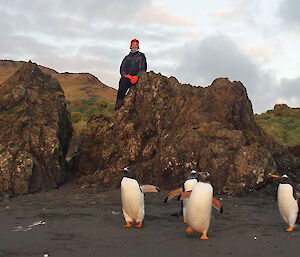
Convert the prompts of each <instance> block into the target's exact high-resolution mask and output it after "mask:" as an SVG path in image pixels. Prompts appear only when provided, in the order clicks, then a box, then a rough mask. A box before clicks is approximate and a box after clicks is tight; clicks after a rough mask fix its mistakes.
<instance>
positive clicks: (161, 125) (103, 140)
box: [74, 72, 295, 194]
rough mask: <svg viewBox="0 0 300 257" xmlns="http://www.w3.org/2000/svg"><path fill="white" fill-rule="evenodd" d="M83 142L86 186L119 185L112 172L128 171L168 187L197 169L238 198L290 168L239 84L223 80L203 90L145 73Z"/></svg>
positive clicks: (290, 160)
mask: <svg viewBox="0 0 300 257" xmlns="http://www.w3.org/2000/svg"><path fill="white" fill-rule="evenodd" d="M84 137H85V139H84V141H83V143H82V145H81V147H80V156H79V158H78V159H77V161H76V164H75V170H74V171H75V173H76V175H77V176H80V182H81V183H87V184H89V183H95V182H99V181H100V182H102V183H105V184H107V185H109V186H117V185H118V184H119V179H120V177H119V175H118V174H117V173H116V172H115V170H116V168H117V167H123V166H125V165H129V166H131V167H132V168H134V169H135V170H136V174H137V178H138V179H139V180H140V181H141V182H142V183H145V182H146V183H154V184H156V185H158V186H161V187H168V188H170V187H174V186H178V185H180V184H181V182H182V181H183V177H184V174H186V173H187V172H188V171H190V170H191V169H193V168H197V169H203V170H206V171H209V172H210V173H211V176H212V183H213V185H214V188H215V190H216V191H218V192H226V193H229V194H236V193H239V192H244V191H248V190H252V189H257V188H258V187H261V186H263V185H264V183H265V181H266V178H267V174H268V173H269V172H273V171H275V170H278V169H279V170H280V171H290V173H293V172H291V170H293V169H294V168H295V157H294V156H292V155H290V154H289V153H288V151H287V150H286V149H285V148H284V147H282V146H280V145H279V144H277V143H276V142H275V141H274V140H273V139H272V138H271V137H270V136H269V135H267V134H266V133H265V132H264V131H263V130H262V129H261V128H260V127H258V126H257V125H256V123H255V121H254V116H253V111H252V105H251V102H250V101H249V99H248V96H247V92H246V89H245V88H244V86H243V85H242V84H241V83H240V82H236V81H235V82H232V83H231V82H230V81H229V80H228V79H225V78H223V79H216V80H215V81H214V82H213V83H212V85H211V86H209V87H206V88H203V87H193V86H190V85H182V84H180V83H179V82H178V81H177V80H176V79H175V78H173V77H171V78H166V77H164V76H162V75H160V74H155V73H153V72H150V73H145V74H144V75H143V76H142V77H141V78H140V81H139V83H138V84H137V85H136V86H135V87H133V88H131V90H130V92H129V94H128V96H126V98H125V105H124V106H123V107H122V108H121V109H120V110H118V111H117V112H116V113H115V114H114V116H113V117H112V118H105V117H103V116H101V115H100V116H95V117H92V118H91V120H90V121H89V122H88V126H87V129H86V132H85V133H84Z"/></svg>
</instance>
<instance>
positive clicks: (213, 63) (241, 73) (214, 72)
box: [174, 35, 277, 112]
mask: <svg viewBox="0 0 300 257" xmlns="http://www.w3.org/2000/svg"><path fill="white" fill-rule="evenodd" d="M181 54H182V59H181V61H180V62H179V65H178V67H177V68H176V69H175V70H174V74H175V77H177V78H178V79H179V80H180V81H182V82H184V83H192V84H194V85H201V86H206V85H209V84H211V82H212V81H213V80H214V79H216V78H219V77H228V78H229V79H230V80H231V81H233V80H237V81H241V82H242V83H243V85H244V86H245V87H246V89H247V92H248V95H249V98H250V100H251V101H252V104H253V109H254V111H255V112H262V111H265V110H267V109H270V108H272V106H273V103H275V101H276V99H275V98H276V97H277V93H276V92H277V91H276V88H275V87H276V82H275V80H274V79H273V78H272V77H271V76H270V75H269V74H267V73H264V72H263V71H262V70H261V69H260V67H259V66H258V65H256V64H255V63H253V62H251V60H250V59H249V58H248V57H247V56H245V55H244V54H243V53H242V52H241V51H240V50H239V48H238V46H237V45H236V44H235V43H234V42H233V41H232V40H231V39H230V38H228V37H225V36H223V35H217V36H209V37H207V38H205V39H203V40H202V41H201V42H200V43H198V44H194V45H193V44H189V45H186V46H185V47H184V49H183V50H182V53H181ZM274 90H275V91H274Z"/></svg>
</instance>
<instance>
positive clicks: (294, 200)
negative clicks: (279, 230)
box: [269, 174, 300, 232]
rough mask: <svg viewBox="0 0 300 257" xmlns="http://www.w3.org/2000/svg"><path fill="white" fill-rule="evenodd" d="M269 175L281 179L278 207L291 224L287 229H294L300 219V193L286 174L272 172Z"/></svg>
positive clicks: (288, 230) (285, 219) (282, 215)
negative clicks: (273, 173)
mask: <svg viewBox="0 0 300 257" xmlns="http://www.w3.org/2000/svg"><path fill="white" fill-rule="evenodd" d="M269 176H270V177H272V178H276V179H278V180H279V185H278V190H277V201H278V208H279V212H280V215H281V217H282V218H283V220H284V221H285V223H287V224H288V225H289V226H288V227H287V228H286V231H287V232H291V231H293V230H294V227H295V224H296V223H299V221H300V200H299V199H300V194H299V192H297V191H296V188H295V186H294V185H293V183H292V181H291V179H290V178H289V177H288V176H287V175H286V174H285V175H282V176H278V175H272V174H270V175H269Z"/></svg>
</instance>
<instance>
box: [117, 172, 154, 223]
mask: <svg viewBox="0 0 300 257" xmlns="http://www.w3.org/2000/svg"><path fill="white" fill-rule="evenodd" d="M118 171H122V172H124V177H123V178H122V180H121V199H122V210H123V215H124V218H125V221H126V225H124V227H125V228H129V227H132V223H137V225H136V226H135V227H136V228H140V227H142V224H143V220H144V216H145V209H144V193H147V192H158V191H159V188H158V187H156V186H153V185H143V186H139V183H138V182H137V180H136V178H135V173H134V171H132V170H131V169H129V168H128V167H125V168H123V169H118Z"/></svg>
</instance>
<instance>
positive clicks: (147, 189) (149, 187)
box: [140, 185, 160, 193]
mask: <svg viewBox="0 0 300 257" xmlns="http://www.w3.org/2000/svg"><path fill="white" fill-rule="evenodd" d="M140 188H141V190H142V192H143V193H157V192H159V191H160V189H159V188H158V187H157V186H154V185H143V186H140Z"/></svg>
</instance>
